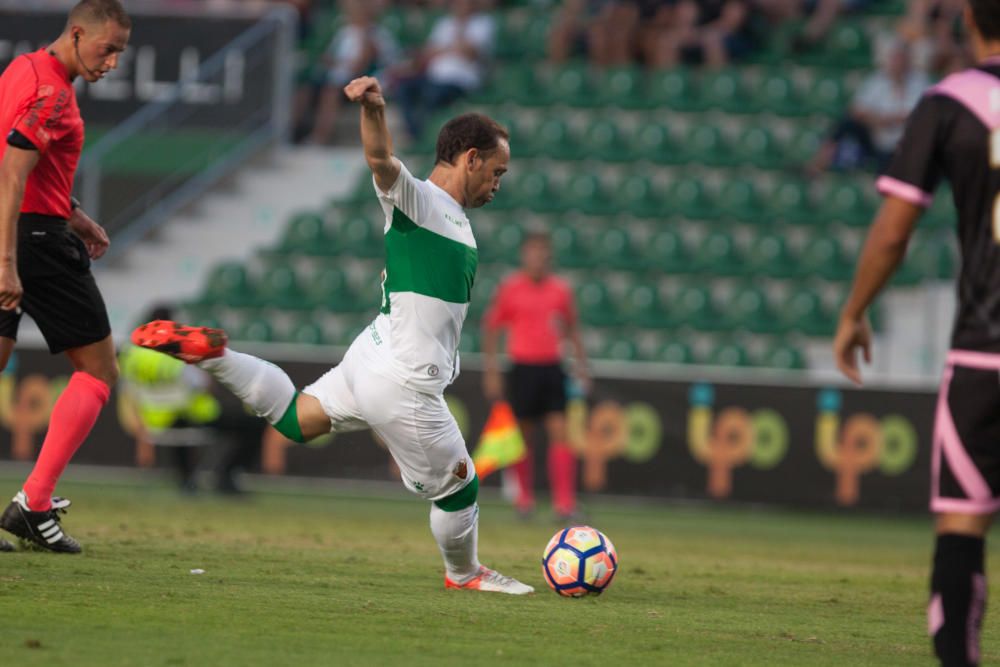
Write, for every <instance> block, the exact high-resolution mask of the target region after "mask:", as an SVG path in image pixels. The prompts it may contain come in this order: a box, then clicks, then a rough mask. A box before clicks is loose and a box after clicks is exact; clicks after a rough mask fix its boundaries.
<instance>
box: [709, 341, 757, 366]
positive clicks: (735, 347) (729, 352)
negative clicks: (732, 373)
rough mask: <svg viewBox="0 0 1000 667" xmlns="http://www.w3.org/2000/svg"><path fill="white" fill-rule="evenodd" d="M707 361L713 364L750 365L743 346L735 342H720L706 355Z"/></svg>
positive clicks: (748, 356)
mask: <svg viewBox="0 0 1000 667" xmlns="http://www.w3.org/2000/svg"><path fill="white" fill-rule="evenodd" d="M708 363H709V364H711V365H713V366H735V367H746V366H751V365H752V363H751V360H750V355H749V354H748V353H747V350H746V348H745V347H743V346H742V345H740V344H739V343H736V342H731V341H727V342H722V343H719V344H718V345H716V346H715V347H714V348H713V349H712V351H711V353H709V355H708Z"/></svg>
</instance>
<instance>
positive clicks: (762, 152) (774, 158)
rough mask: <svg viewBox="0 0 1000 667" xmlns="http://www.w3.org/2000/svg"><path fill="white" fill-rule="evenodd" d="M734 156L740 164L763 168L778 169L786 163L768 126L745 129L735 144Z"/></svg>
mask: <svg viewBox="0 0 1000 667" xmlns="http://www.w3.org/2000/svg"><path fill="white" fill-rule="evenodd" d="M733 158H734V160H736V161H737V162H738V163H740V164H751V165H753V166H755V167H759V168H761V169H777V168H779V167H781V166H782V165H783V164H784V163H785V160H784V156H783V155H782V154H781V152H780V151H779V149H778V146H777V142H776V141H775V139H774V136H773V135H772V134H771V131H770V130H768V129H767V128H766V127H749V128H747V129H746V130H744V131H743V132H742V133H741V134H740V135H739V137H738V138H737V140H736V143H735V144H734V145H733Z"/></svg>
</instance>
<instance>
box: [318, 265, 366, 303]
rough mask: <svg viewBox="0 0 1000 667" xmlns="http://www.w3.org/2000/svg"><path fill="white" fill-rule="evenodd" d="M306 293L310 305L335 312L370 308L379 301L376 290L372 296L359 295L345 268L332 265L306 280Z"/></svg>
mask: <svg viewBox="0 0 1000 667" xmlns="http://www.w3.org/2000/svg"><path fill="white" fill-rule="evenodd" d="M305 294H306V299H307V301H308V303H309V306H310V307H312V308H322V309H324V310H332V311H335V312H354V311H358V310H368V309H371V308H372V306H374V305H375V304H376V301H377V299H376V295H375V293H374V291H373V292H372V294H371V297H370V298H363V297H362V295H359V294H358V293H357V292H356V291H355V289H354V286H353V285H352V284H351V282H350V280H349V279H348V277H347V274H346V273H345V272H344V270H343V269H340V268H338V267H332V266H331V267H325V268H323V269H321V270H320V271H318V272H317V273H316V275H314V276H313V277H312V278H311V279H310V280H309V281H307V282H306V286H305Z"/></svg>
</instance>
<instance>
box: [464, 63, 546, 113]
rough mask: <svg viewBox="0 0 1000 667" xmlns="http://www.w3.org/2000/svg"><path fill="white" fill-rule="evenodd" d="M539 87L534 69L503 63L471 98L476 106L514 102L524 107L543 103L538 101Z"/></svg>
mask: <svg viewBox="0 0 1000 667" xmlns="http://www.w3.org/2000/svg"><path fill="white" fill-rule="evenodd" d="M538 90H539V85H538V82H537V80H536V78H535V68H534V67H533V66H532V65H530V64H522V63H517V62H508V63H504V65H503V67H497V68H495V69H494V71H493V74H492V76H491V78H490V82H489V83H488V84H487V85H485V86H482V87H481V88H480V89H479V90H478V91H476V93H475V94H474V95H473V96H472V101H473V102H476V103H478V104H489V105H499V104H509V103H511V102H514V103H516V104H520V105H524V106H536V105H538V104H541V103H544V100H539V99H538V98H539V96H538Z"/></svg>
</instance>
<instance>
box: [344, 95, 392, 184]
mask: <svg viewBox="0 0 1000 667" xmlns="http://www.w3.org/2000/svg"><path fill="white" fill-rule="evenodd" d="M344 94H345V95H347V99H349V100H351V101H352V102H357V103H359V104H360V105H361V144H362V146H363V147H364V150H365V160H367V161H368V167H369V168H370V169H371V170H372V174H374V175H375V184H376V185H378V187H379V189H380V190H382V191H383V192H388V191H389V189H390V188H392V186H393V185H395V183H396V179H397V178H398V177H399V170H400V165H399V160H397V159H396V158H395V157H393V155H392V137H391V136H390V135H389V128H388V126H387V125H386V122H385V98H384V97H383V96H382V86H381V85H380V84H379V82H378V79H376V78H375V77H372V76H363V77H361V78H358V79H354V80H353V81H351V82H350V83H349V84H347V86H345V87H344Z"/></svg>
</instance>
